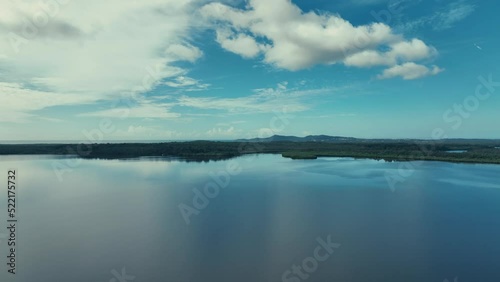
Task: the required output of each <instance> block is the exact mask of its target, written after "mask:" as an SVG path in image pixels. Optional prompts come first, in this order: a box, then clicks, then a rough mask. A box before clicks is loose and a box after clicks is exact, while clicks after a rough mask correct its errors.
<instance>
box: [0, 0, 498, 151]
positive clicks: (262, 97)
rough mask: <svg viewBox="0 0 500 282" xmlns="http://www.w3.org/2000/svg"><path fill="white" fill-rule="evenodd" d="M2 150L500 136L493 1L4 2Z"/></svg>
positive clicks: (0, 34) (0, 16)
mask: <svg viewBox="0 0 500 282" xmlns="http://www.w3.org/2000/svg"><path fill="white" fill-rule="evenodd" d="M0 7H2V8H1V10H0V111H1V114H0V141H2V142H5V141H13V140H80V141H88V142H101V141H106V140H193V139H203V140H229V139H238V138H253V137H268V136H271V135H274V134H279V135H295V136H306V135H317V134H326V135H334V136H351V137H358V138H422V139H433V138H434V139H439V138H500V122H499V120H500V111H499V109H500V67H499V66H500V64H499V62H500V52H499V51H498V50H499V48H498V46H499V43H500V31H499V30H498V27H499V26H500V17H498V15H497V14H496V13H497V11H498V10H499V9H500V3H499V2H498V1H493V0H486V1H478V0H475V1H473V0H448V1H446V0H359V1H347V0H337V1H330V0H293V1H289V0H249V1H240V0H225V1H207V0H143V1H119V0H106V1H103V0H86V1H83V0H42V1H39V0H36V1H30V0H23V1H11V0H0Z"/></svg>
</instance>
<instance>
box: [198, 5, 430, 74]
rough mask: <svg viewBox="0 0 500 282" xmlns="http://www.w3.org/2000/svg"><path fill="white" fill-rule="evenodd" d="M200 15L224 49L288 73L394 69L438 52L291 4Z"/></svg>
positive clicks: (216, 9) (383, 28) (212, 8)
mask: <svg viewBox="0 0 500 282" xmlns="http://www.w3.org/2000/svg"><path fill="white" fill-rule="evenodd" d="M201 14H202V16H203V17H204V18H206V19H207V20H209V21H211V22H212V24H213V26H214V28H215V29H216V30H217V32H216V33H217V41H218V42H219V44H220V45H221V47H222V48H224V49H226V50H227V51H230V52H233V53H235V54H238V55H241V56H242V57H245V58H253V57H257V56H259V55H261V56H263V61H264V62H265V63H268V64H270V65H273V66H275V67H278V68H282V69H286V70H291V71H296V70H301V69H305V68H309V67H312V66H314V65H318V64H327V65H329V64H336V63H344V64H345V65H347V66H355V67H372V66H389V67H393V66H396V65H398V64H402V63H406V62H414V61H418V60H423V59H428V58H431V57H433V56H435V55H436V54H437V51H436V49H435V48H433V47H431V46H428V45H427V44H426V43H425V42H423V41H422V40H419V39H416V38H415V39H411V40H406V39H405V38H404V37H403V36H402V35H400V34H396V33H394V32H393V30H392V29H391V28H390V27H389V26H387V25H385V24H382V23H372V24H369V25H362V26H354V25H352V24H351V23H350V22H348V21H346V20H345V19H343V18H341V17H340V16H339V15H334V14H327V13H318V12H314V11H311V12H307V13H305V12H303V11H302V10H301V9H300V8H299V7H297V6H296V5H294V4H293V3H292V2H291V1H290V0H273V1H269V0H250V1H249V2H248V5H247V7H246V8H245V9H236V8H233V7H230V6H228V5H224V4H221V3H210V4H207V5H205V6H204V7H203V8H202V9H201ZM381 50H386V51H381Z"/></svg>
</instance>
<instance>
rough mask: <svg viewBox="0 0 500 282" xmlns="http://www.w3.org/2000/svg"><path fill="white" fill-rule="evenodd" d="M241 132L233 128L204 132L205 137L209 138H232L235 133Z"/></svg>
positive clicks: (213, 129)
mask: <svg viewBox="0 0 500 282" xmlns="http://www.w3.org/2000/svg"><path fill="white" fill-rule="evenodd" d="M238 132H241V130H236V129H235V128H234V127H233V126H230V127H228V128H221V127H214V128H212V129H210V130H208V131H207V132H206V135H208V136H210V137H214V136H221V137H222V136H234V135H236V133H238Z"/></svg>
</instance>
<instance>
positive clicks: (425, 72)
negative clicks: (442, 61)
mask: <svg viewBox="0 0 500 282" xmlns="http://www.w3.org/2000/svg"><path fill="white" fill-rule="evenodd" d="M442 71H443V69H441V68H439V67H437V66H433V67H432V68H428V67H426V66H423V65H418V64H415V63H411V62H410V63H405V64H402V65H397V66H394V67H391V68H389V69H386V70H384V72H383V73H382V74H381V75H379V76H378V78H379V79H387V78H393V77H398V76H399V77H402V78H403V79H405V80H411V79H417V78H421V77H424V76H429V75H436V74H438V73H440V72H442Z"/></svg>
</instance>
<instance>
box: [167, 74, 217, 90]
mask: <svg viewBox="0 0 500 282" xmlns="http://www.w3.org/2000/svg"><path fill="white" fill-rule="evenodd" d="M165 85H167V86H170V87H173V88H184V90H186V91H195V90H204V89H207V88H208V87H209V86H210V84H207V83H201V82H200V81H199V80H196V79H194V78H191V77H187V76H178V77H176V78H174V79H173V80H170V81H166V82H165Z"/></svg>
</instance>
